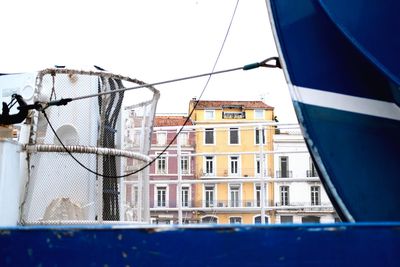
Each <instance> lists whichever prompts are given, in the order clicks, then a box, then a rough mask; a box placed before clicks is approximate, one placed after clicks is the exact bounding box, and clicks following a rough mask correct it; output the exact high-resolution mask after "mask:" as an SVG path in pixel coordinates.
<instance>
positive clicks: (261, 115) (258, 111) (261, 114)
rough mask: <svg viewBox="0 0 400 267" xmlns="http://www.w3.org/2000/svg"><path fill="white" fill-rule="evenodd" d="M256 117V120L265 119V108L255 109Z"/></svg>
mask: <svg viewBox="0 0 400 267" xmlns="http://www.w3.org/2000/svg"><path fill="white" fill-rule="evenodd" d="M254 119H256V120H263V119H264V110H262V109H255V110H254Z"/></svg>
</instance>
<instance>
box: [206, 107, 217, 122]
mask: <svg viewBox="0 0 400 267" xmlns="http://www.w3.org/2000/svg"><path fill="white" fill-rule="evenodd" d="M207 113H211V114H212V115H211V116H208V115H207ZM204 120H215V109H205V110H204Z"/></svg>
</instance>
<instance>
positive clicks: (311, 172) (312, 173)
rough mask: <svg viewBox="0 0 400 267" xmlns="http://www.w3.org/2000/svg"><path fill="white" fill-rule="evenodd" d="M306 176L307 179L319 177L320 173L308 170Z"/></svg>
mask: <svg viewBox="0 0 400 267" xmlns="http://www.w3.org/2000/svg"><path fill="white" fill-rule="evenodd" d="M306 176H307V177H318V173H317V171H316V170H307V171H306Z"/></svg>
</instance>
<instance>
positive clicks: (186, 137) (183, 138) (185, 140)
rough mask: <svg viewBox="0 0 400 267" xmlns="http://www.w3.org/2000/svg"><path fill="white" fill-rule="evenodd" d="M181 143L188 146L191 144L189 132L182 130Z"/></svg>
mask: <svg viewBox="0 0 400 267" xmlns="http://www.w3.org/2000/svg"><path fill="white" fill-rule="evenodd" d="M178 138H179V144H180V145H181V146H187V145H188V144H189V133H187V132H181V133H180V134H179V137H178Z"/></svg>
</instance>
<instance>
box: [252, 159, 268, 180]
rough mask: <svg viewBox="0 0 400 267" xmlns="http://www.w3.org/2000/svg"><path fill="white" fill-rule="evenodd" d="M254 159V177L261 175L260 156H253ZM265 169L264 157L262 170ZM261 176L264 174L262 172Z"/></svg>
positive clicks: (265, 160)
mask: <svg viewBox="0 0 400 267" xmlns="http://www.w3.org/2000/svg"><path fill="white" fill-rule="evenodd" d="M255 156H256V159H255V171H256V175H257V176H260V174H261V160H260V155H255ZM266 169H267V159H266V157H264V170H266ZM263 174H264V175H265V174H266V172H265V171H264V172H263Z"/></svg>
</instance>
